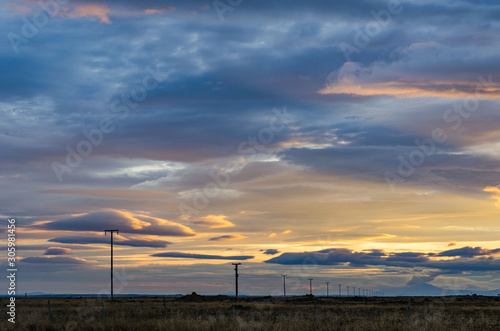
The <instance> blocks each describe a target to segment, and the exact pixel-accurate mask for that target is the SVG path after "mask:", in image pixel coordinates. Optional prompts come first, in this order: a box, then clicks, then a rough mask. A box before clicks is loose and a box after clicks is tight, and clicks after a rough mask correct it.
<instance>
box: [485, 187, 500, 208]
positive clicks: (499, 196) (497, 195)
mask: <svg viewBox="0 0 500 331" xmlns="http://www.w3.org/2000/svg"><path fill="white" fill-rule="evenodd" d="M483 191H484V192H489V193H493V194H492V195H491V198H492V199H493V200H495V201H496V203H495V204H496V206H497V207H500V187H499V186H488V187H486V188H484V189H483Z"/></svg>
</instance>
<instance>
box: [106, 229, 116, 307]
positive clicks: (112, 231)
mask: <svg viewBox="0 0 500 331" xmlns="http://www.w3.org/2000/svg"><path fill="white" fill-rule="evenodd" d="M108 232H109V233H111V301H113V233H114V232H116V234H119V231H118V230H104V234H107V233H108Z"/></svg>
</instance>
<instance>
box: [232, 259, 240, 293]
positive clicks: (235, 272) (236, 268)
mask: <svg viewBox="0 0 500 331" xmlns="http://www.w3.org/2000/svg"><path fill="white" fill-rule="evenodd" d="M233 265H234V279H235V285H236V299H238V277H239V275H238V266H239V265H241V263H233Z"/></svg>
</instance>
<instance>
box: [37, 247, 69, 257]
mask: <svg viewBox="0 0 500 331" xmlns="http://www.w3.org/2000/svg"><path fill="white" fill-rule="evenodd" d="M68 254H71V249H69V248H61V247H50V248H47V249H46V250H45V252H44V253H43V255H52V256H53V255H68Z"/></svg>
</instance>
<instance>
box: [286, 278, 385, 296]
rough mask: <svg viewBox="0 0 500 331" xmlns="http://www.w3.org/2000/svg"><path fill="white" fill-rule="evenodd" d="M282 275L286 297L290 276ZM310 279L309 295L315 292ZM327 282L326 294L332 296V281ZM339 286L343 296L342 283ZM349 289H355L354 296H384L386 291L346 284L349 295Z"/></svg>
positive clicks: (340, 294) (348, 294)
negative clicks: (287, 281) (287, 279)
mask: <svg viewBox="0 0 500 331" xmlns="http://www.w3.org/2000/svg"><path fill="white" fill-rule="evenodd" d="M281 277H283V297H286V277H288V275H281ZM308 280H309V295H312V294H313V286H312V281H313V278H308ZM325 283H326V296H327V297H329V296H330V282H325ZM338 287H339V295H338V296H339V297H341V296H342V284H338ZM349 289H352V291H353V293H352V296H354V297H355V296H359V297H375V296H383V295H384V293H383V292H380V291H375V290H370V289H363V288H360V287H354V286H346V290H347V296H348V297H349V296H351V293H350V291H349ZM356 289H357V292H358V294H357V295H356Z"/></svg>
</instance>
